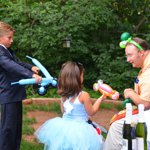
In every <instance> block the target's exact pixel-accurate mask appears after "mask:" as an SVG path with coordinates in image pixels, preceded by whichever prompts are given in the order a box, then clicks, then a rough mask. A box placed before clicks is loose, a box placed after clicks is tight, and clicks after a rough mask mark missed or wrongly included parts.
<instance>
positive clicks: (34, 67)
mask: <svg viewBox="0 0 150 150" xmlns="http://www.w3.org/2000/svg"><path fill="white" fill-rule="evenodd" d="M31 70H32V71H33V72H34V73H35V74H38V73H39V71H40V69H39V68H38V67H36V66H33V67H32V68H31Z"/></svg>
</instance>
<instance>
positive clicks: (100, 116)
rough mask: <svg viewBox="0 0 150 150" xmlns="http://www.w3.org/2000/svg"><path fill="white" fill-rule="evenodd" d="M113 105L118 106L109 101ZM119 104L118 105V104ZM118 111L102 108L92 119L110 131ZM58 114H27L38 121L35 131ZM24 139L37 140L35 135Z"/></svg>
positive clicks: (37, 102)
mask: <svg viewBox="0 0 150 150" xmlns="http://www.w3.org/2000/svg"><path fill="white" fill-rule="evenodd" d="M54 101H56V102H58V99H44V100H43V99H30V100H26V101H24V104H30V103H35V104H45V105H46V104H48V103H50V102H54ZM106 103H110V104H112V105H116V102H114V101H110V100H108V102H106ZM117 104H118V103H117ZM117 112H118V110H116V109H115V108H113V107H112V108H111V109H104V108H101V109H100V110H99V111H98V112H97V113H96V114H95V115H94V116H93V117H91V119H92V120H93V121H95V122H96V123H98V124H99V125H100V126H103V127H104V128H105V129H106V130H108V129H109V126H110V119H111V118H112V117H113V115H114V114H116V113H117ZM57 116H58V114H57V113H55V112H45V111H30V112H28V113H27V117H28V118H35V119H36V122H37V123H36V124H32V127H33V128H34V130H36V129H37V128H38V127H39V126H41V125H42V124H43V123H44V122H45V121H46V120H48V119H51V118H54V117H57ZM23 138H24V139H26V140H28V141H30V142H31V141H33V142H34V140H35V137H34V135H30V136H29V135H28V136H23Z"/></svg>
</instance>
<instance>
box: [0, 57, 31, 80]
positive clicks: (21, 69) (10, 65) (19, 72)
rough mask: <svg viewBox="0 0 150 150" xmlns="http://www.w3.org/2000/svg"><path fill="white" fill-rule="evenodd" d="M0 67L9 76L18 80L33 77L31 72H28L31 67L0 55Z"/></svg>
mask: <svg viewBox="0 0 150 150" xmlns="http://www.w3.org/2000/svg"><path fill="white" fill-rule="evenodd" d="M0 66H1V67H2V68H3V69H4V70H5V71H6V72H8V73H9V74H10V75H13V76H16V77H19V78H31V77H32V75H33V72H32V71H31V70H29V68H30V67H31V65H26V64H25V63H21V62H19V61H15V60H13V59H11V58H10V57H8V56H6V55H2V54H1V55H0ZM29 66H30V67H29ZM27 68H28V69H27Z"/></svg>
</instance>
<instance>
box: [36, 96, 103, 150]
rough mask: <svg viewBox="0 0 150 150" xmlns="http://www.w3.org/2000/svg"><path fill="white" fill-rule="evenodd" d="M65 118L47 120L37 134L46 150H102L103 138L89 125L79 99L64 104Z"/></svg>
mask: <svg viewBox="0 0 150 150" xmlns="http://www.w3.org/2000/svg"><path fill="white" fill-rule="evenodd" d="M63 105H64V110H65V112H64V114H63V117H62V118H61V117H56V118H53V119H49V120H47V121H46V122H45V123H44V124H43V125H42V126H41V127H40V128H39V129H38V130H37V131H36V132H35V136H36V137H37V139H38V141H39V142H40V143H43V144H44V150H101V149H102V147H103V137H102V135H99V134H98V133H97V131H96V129H95V128H94V127H93V126H92V125H91V124H89V123H87V120H88V114H87V112H86V111H85V108H84V105H83V104H81V103H80V101H79V99H78V97H77V98H76V99H75V101H74V102H73V103H72V102H70V99H67V100H66V101H65V102H64V104H63Z"/></svg>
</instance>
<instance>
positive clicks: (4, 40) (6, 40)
mask: <svg viewBox="0 0 150 150" xmlns="http://www.w3.org/2000/svg"><path fill="white" fill-rule="evenodd" d="M13 36H14V32H13V31H9V32H7V33H6V34H5V35H2V36H0V44H3V45H4V46H5V47H6V48H9V47H10V46H11V44H12V43H13Z"/></svg>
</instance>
